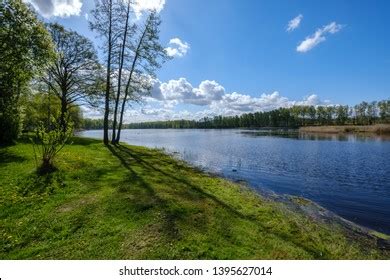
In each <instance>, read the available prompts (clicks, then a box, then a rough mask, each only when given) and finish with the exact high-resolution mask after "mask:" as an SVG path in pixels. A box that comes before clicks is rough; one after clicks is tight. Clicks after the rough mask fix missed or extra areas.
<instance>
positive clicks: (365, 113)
mask: <svg viewBox="0 0 390 280" xmlns="http://www.w3.org/2000/svg"><path fill="white" fill-rule="evenodd" d="M377 123H390V100H382V101H379V102H376V101H375V102H371V103H368V102H361V103H360V104H357V105H355V106H348V105H345V106H343V105H337V106H293V107H290V108H279V109H276V110H272V111H269V112H256V113H248V114H242V115H240V116H215V117H213V118H203V119H201V120H199V121H195V120H172V121H157V122H143V123H133V124H128V125H126V128H240V127H246V128H247V127H291V128H296V127H300V126H308V125H346V124H353V125H371V124H377Z"/></svg>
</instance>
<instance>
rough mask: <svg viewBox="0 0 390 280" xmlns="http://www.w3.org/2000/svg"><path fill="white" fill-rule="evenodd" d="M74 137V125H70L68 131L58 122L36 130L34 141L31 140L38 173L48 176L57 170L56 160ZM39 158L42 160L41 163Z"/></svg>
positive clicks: (40, 126)
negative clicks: (47, 174)
mask: <svg viewBox="0 0 390 280" xmlns="http://www.w3.org/2000/svg"><path fill="white" fill-rule="evenodd" d="M72 135H73V126H72V124H68V125H67V128H66V129H64V128H63V126H61V125H60V124H59V123H58V122H56V121H53V122H52V124H51V125H50V126H49V128H48V127H45V126H44V125H43V124H41V125H39V127H38V128H37V129H36V130H35V137H34V139H31V140H32V143H33V148H34V155H35V161H36V164H37V171H38V173H40V174H46V173H50V172H53V171H55V170H56V167H55V166H54V158H55V156H56V155H57V154H58V153H59V152H60V151H61V150H62V148H63V147H64V146H65V144H66V143H67V142H68V141H69V139H70V138H71V137H72ZM39 158H40V160H41V162H40V163H39V160H38V159H39Z"/></svg>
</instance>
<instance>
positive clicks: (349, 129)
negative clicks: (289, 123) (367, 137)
mask: <svg viewBox="0 0 390 280" xmlns="http://www.w3.org/2000/svg"><path fill="white" fill-rule="evenodd" d="M299 132H311V133H375V134H390V124H375V125H337V126H336V125H330V126H305V127H300V128H299Z"/></svg>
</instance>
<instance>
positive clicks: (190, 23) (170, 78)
mask: <svg viewBox="0 0 390 280" xmlns="http://www.w3.org/2000/svg"><path fill="white" fill-rule="evenodd" d="M29 1H30V2H33V4H34V6H35V7H36V8H37V9H38V10H39V12H40V13H41V14H42V15H43V16H45V17H46V19H47V20H50V21H58V22H60V23H61V24H63V25H65V26H66V27H69V28H72V29H74V30H76V31H78V32H79V33H81V34H83V35H85V36H87V37H89V38H90V39H91V40H93V41H95V42H96V44H97V45H98V43H99V42H98V41H96V39H95V35H94V34H93V33H92V32H91V31H89V30H88V22H87V20H86V14H88V13H89V11H90V9H91V8H93V6H94V2H93V1H92V0H47V1H46V0H29ZM63 3H65V4H66V5H67V6H60V5H61V4H63ZM80 4H81V8H80ZM138 5H139V7H138V9H139V10H140V11H141V12H147V10H146V8H147V7H148V6H150V5H152V6H153V5H155V6H156V7H158V8H159V9H160V10H161V12H160V15H161V17H162V20H163V22H162V25H161V42H162V44H163V45H166V46H167V47H171V50H172V51H173V52H172V54H175V57H174V58H173V59H172V60H171V61H169V62H167V63H166V64H164V66H163V68H162V69H160V70H159V71H158V73H157V78H158V81H156V84H155V88H154V90H153V94H152V96H151V97H149V98H146V100H145V104H144V105H143V106H135V107H134V108H132V109H130V110H129V111H128V113H127V120H128V121H143V120H159V119H173V118H199V117H203V116H209V115H210V116H212V115H215V114H228V115H229V114H230V115H231V114H240V113H245V112H250V111H257V110H270V109H273V108H277V107H279V106H291V105H293V104H313V105H316V104H329V103H330V104H349V105H354V104H356V103H358V102H360V101H362V100H367V101H373V100H380V99H388V98H389V97H390V82H389V76H390V75H389V74H390V29H389V28H388V26H390V17H388V12H389V11H390V2H389V1H385V0H384V1H353V0H350V1H340V0H338V1H329V0H327V1H279V0H272V1H271V0H269V1H262V0H257V1H255V0H252V1H250V0H247V1H238V0H213V1H206V0H165V1H164V0H142V1H141V2H140V3H139V4H138ZM143 8H145V9H143ZM71 14H74V15H71ZM294 18H295V21H294V22H292V24H291V27H290V29H289V30H287V29H288V24H289V22H290V21H291V20H293V19H294ZM171 39H174V40H173V41H172V42H173V44H169V42H170V40H171ZM305 40H306V41H305ZM180 44H181V45H180ZM180 46H181V48H180ZM298 46H300V47H298ZM178 54H181V56H179V55H178ZM85 110H86V114H87V115H88V114H90V115H91V116H93V117H98V116H99V113H98V112H92V111H91V110H89V109H87V108H85Z"/></svg>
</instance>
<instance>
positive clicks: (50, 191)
mask: <svg viewBox="0 0 390 280" xmlns="http://www.w3.org/2000/svg"><path fill="white" fill-rule="evenodd" d="M0 156H1V160H0V259H313V258H314V259H349V258H353V259H356V258H358V259H366V258H386V256H385V255H383V252H381V251H378V250H377V249H376V246H375V242H374V241H372V240H371V239H364V238H360V239H358V240H357V239H353V238H349V237H347V236H346V234H345V232H343V231H342V229H341V228H338V227H335V226H332V227H330V226H329V225H325V224H322V223H319V222H316V221H312V220H310V219H309V218H307V217H304V216H302V215H301V214H297V213H294V212H292V211H290V210H288V209H287V208H286V207H284V206H283V204H281V203H276V202H271V201H268V200H265V199H262V198H261V197H259V196H258V195H256V194H254V193H253V192H251V191H250V190H248V189H247V188H245V187H243V186H241V185H238V184H234V183H232V182H230V181H227V180H224V179H221V178H217V177H213V176H209V175H206V174H204V173H202V172H200V171H198V170H196V169H194V168H191V167H189V166H187V165H186V164H184V163H182V162H179V161H177V160H175V159H172V158H171V157H170V156H167V155H165V154H163V153H162V152H160V151H158V150H151V149H147V148H142V147H133V146H126V145H120V146H117V147H115V146H110V147H105V146H104V145H102V144H101V143H100V142H99V141H96V140H90V139H81V138H75V139H74V143H73V144H72V145H69V146H67V147H66V148H65V149H64V150H63V152H62V153H61V154H60V155H59V156H58V158H57V160H56V164H57V167H58V171H56V172H54V173H52V174H49V175H46V176H44V177H39V176H38V175H36V174H35V168H36V167H35V161H34V156H33V151H32V147H31V145H30V144H28V143H19V144H17V145H16V146H12V147H8V148H1V149H0ZM387 257H388V256H387Z"/></svg>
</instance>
